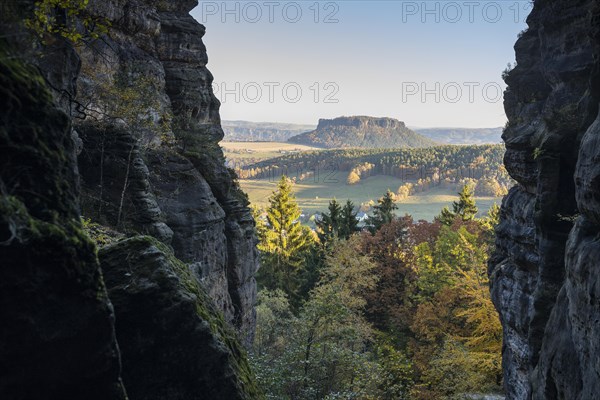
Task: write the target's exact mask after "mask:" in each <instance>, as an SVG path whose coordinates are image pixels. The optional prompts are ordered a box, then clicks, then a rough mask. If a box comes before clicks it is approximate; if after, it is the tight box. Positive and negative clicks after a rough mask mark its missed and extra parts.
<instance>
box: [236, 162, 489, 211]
mask: <svg viewBox="0 0 600 400" xmlns="http://www.w3.org/2000/svg"><path fill="white" fill-rule="evenodd" d="M346 175H347V173H344V172H339V173H338V174H334V175H331V176H328V177H327V178H326V179H322V180H321V181H320V182H315V181H311V180H308V181H305V182H300V183H298V184H296V185H294V191H295V193H296V199H297V200H298V204H299V205H300V208H301V209H302V210H303V212H304V213H307V214H313V213H315V212H320V211H325V210H326V209H327V206H328V204H329V201H330V200H331V199H333V198H336V199H338V200H339V201H346V199H348V198H349V199H350V200H352V201H353V202H354V204H356V205H360V204H361V203H364V202H368V201H369V200H374V201H377V199H378V198H379V197H381V196H382V195H383V194H384V193H385V192H386V190H387V189H390V190H392V191H396V190H397V189H398V187H399V186H400V185H402V184H403V183H404V182H403V181H402V180H400V179H397V178H393V177H389V176H373V177H370V178H367V179H363V180H362V181H361V182H360V183H359V184H357V185H354V186H349V185H347V184H346V179H345V178H346ZM276 183H277V180H276V179H275V180H269V179H263V180H256V179H252V180H241V181H240V184H241V186H242V189H244V191H246V193H248V195H249V196H250V201H251V203H252V204H256V205H258V206H259V207H265V206H266V205H267V204H268V198H269V196H270V195H271V193H272V192H273V190H275V187H276ZM457 198H458V195H457V193H456V191H455V190H452V189H441V188H436V189H433V190H430V191H427V192H425V193H418V194H416V195H414V196H411V197H409V198H407V199H405V200H403V201H400V202H398V203H397V204H398V211H397V213H398V215H404V214H410V215H412V216H413V217H414V218H415V219H416V220H419V219H424V220H432V219H433V218H434V217H435V216H436V215H438V214H439V213H440V210H441V209H442V208H443V207H445V206H451V204H452V202H453V201H455V200H456V199H457ZM476 201H477V206H478V207H479V210H480V213H483V212H487V210H488V209H489V208H490V207H491V206H492V204H494V203H498V204H500V202H501V198H495V197H477V198H476Z"/></svg>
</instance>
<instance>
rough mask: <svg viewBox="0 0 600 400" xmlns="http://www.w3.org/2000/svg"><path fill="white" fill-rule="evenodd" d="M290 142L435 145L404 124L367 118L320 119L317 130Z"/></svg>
mask: <svg viewBox="0 0 600 400" xmlns="http://www.w3.org/2000/svg"><path fill="white" fill-rule="evenodd" d="M288 141H289V142H291V143H297V144H303V145H308V146H316V147H324V148H350V147H362V148H400V147H430V146H434V145H435V144H436V143H435V142H434V141H433V140H431V139H428V138H426V137H424V136H421V135H419V134H418V133H415V132H413V131H412V130H410V129H408V128H407V127H406V125H405V124H404V122H402V121H398V120H397V119H393V118H376V117H367V116H351V117H339V118H334V119H320V120H319V124H318V126H317V129H315V130H314V131H311V132H306V133H302V134H300V135H297V136H294V137H292V138H290V139H289V140H288Z"/></svg>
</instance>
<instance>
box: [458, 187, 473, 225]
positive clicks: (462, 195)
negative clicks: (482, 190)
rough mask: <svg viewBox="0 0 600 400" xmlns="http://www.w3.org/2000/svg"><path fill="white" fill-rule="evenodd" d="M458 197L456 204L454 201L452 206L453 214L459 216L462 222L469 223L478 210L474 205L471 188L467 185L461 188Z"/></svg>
mask: <svg viewBox="0 0 600 400" xmlns="http://www.w3.org/2000/svg"><path fill="white" fill-rule="evenodd" d="M458 196H459V199H458V202H456V201H455V202H454V203H453V204H452V208H453V211H454V214H455V215H458V216H460V217H461V218H462V220H463V221H470V220H472V219H473V218H475V215H477V212H478V210H477V206H476V205H475V198H474V192H473V188H472V187H471V186H469V185H465V186H463V188H462V190H461V191H460V192H459V193H458Z"/></svg>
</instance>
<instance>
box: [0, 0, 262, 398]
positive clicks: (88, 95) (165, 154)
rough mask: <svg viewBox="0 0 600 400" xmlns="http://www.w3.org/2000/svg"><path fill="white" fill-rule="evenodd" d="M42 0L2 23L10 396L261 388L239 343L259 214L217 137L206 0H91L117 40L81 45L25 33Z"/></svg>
mask: <svg viewBox="0 0 600 400" xmlns="http://www.w3.org/2000/svg"><path fill="white" fill-rule="evenodd" d="M32 4H33V1H27V0H24V1H22V2H13V3H11V5H14V6H15V10H16V11H15V14H11V16H10V18H12V19H11V20H10V21H9V23H7V24H6V25H5V22H6V21H5V17H6V15H5V14H4V13H3V14H2V15H0V94H1V96H0V261H1V262H0V264H1V265H2V268H0V318H1V319H2V324H1V326H0V343H1V345H0V398H2V399H4V398H6V399H16V400H19V399H22V400H37V399H50V400H54V399H56V400H59V399H60V400H64V399H91V400H96V399H97V400H117V399H122V400H125V399H127V398H129V399H132V400H135V399H161V400H179V399H191V398H215V399H219V398H223V399H257V398H261V394H260V393H259V391H258V389H257V388H256V386H255V384H254V382H253V377H252V373H251V371H250V369H249V366H248V363H247V361H246V358H245V354H244V351H243V349H242V347H241V345H240V344H239V338H240V337H241V339H242V340H244V341H246V342H249V341H251V339H252V334H253V330H254V323H255V317H254V308H253V306H254V301H255V297H256V285H255V282H254V273H255V271H256V269H257V265H258V263H257V251H256V238H255V234H254V221H253V220H252V217H251V214H250V212H249V210H248V207H247V202H246V200H245V196H244V195H243V193H242V192H241V191H240V190H239V188H238V187H237V185H236V184H235V181H234V176H232V174H231V173H230V171H229V170H228V169H227V168H226V167H225V165H224V160H223V155H222V153H221V150H220V148H219V146H218V144H217V142H218V140H220V139H221V137H222V131H221V128H220V125H219V123H220V122H219V115H218V108H219V103H218V101H216V99H215V98H214V96H213V94H212V91H211V90H210V83H211V80H212V77H211V76H210V73H209V72H208V70H206V68H205V64H206V52H205V50H204V48H203V46H202V40H201V38H202V34H203V33H204V28H203V27H202V26H201V25H199V24H197V23H196V22H195V21H194V20H193V19H192V18H191V17H189V15H188V11H189V10H190V9H191V8H192V7H194V6H195V5H196V2H194V1H188V2H186V1H181V2H180V1H169V2H165V1H161V2H155V1H150V0H149V1H146V2H141V1H111V2H109V1H104V0H96V1H91V2H90V8H89V10H88V11H90V13H91V14H87V13H86V14H85V15H86V16H85V18H90V19H89V20H87V21H88V22H89V21H91V20H94V21H96V22H99V23H101V24H103V23H105V24H106V25H105V28H107V29H108V31H109V32H108V34H107V35H105V36H103V37H102V38H101V39H100V40H97V41H89V42H86V45H85V46H79V47H77V51H75V48H74V47H73V46H72V45H71V44H70V43H69V40H68V39H73V37H68V38H65V37H60V35H52V34H49V33H47V32H46V33H44V34H43V35H42V36H43V43H42V42H38V41H37V40H36V39H35V38H34V37H32V36H31V35H28V34H27V33H26V32H23V31H18V32H17V34H15V31H14V28H18V27H19V26H20V25H19V24H18V21H19V19H20V18H21V19H22V18H23V16H22V15H18V14H17V12H23V13H24V14H25V13H28V12H31V7H30V6H31V5H32ZM21 6H23V7H22V8H20V7H21ZM62 6H63V4H62V3H61V4H59V5H56V9H54V8H52V9H53V10H54V11H52V12H56V13H57V15H58V16H59V18H58V19H57V20H58V21H65V20H66V19H68V18H80V17H81V16H73V15H71V14H70V13H61V12H60V7H62ZM11 10H12V8H11ZM3 11H6V9H4V8H3ZM63 11H64V10H63ZM86 12H87V11H86ZM75 14H77V13H75ZM99 15H102V16H106V17H107V18H108V19H109V21H110V22H111V23H106V21H104V22H102V19H94V18H95V16H99ZM65 18H66V19H65ZM161 18H164V21H167V22H165V24H164V30H163V29H162V28H163V25H162V24H161ZM52 21H55V20H52ZM84 21H85V20H84ZM67 22H68V24H69V26H72V24H73V23H74V22H76V21H73V20H68V21H67ZM80 22H81V20H80ZM83 25H84V24H79V25H77V24H75V26H78V27H79V28H81V27H82V26H83ZM163 34H164V35H167V36H164V35H163ZM67 36H68V35H67ZM6 38H9V39H8V40H10V41H11V46H10V52H9V46H8V45H7V43H5V41H6ZM188 40H189V41H190V42H192V43H193V44H191V45H188V46H185V43H186V41H188ZM32 44H33V45H34V46H35V47H33V48H34V50H31V49H32ZM180 50H181V51H180ZM161 54H162V55H161ZM184 54H187V55H185V56H184ZM40 55H42V57H41V58H40V57H39V56H40ZM80 57H81V58H80ZM161 57H162V58H161ZM169 57H170V58H169ZM163 58H164V59H169V60H170V61H168V62H167V61H165V64H164V65H167V64H168V63H172V64H170V65H172V66H173V67H172V68H171V69H169V68H166V67H165V66H164V65H163ZM18 60H21V61H18ZM23 60H27V61H26V62H25V61H23ZM80 60H82V62H80ZM178 63H179V64H178ZM29 64H32V65H36V67H37V68H36V67H26V66H25V65H29ZM173 68H174V69H173ZM37 70H39V72H40V73H41V74H40V73H38V71H37ZM167 70H168V71H169V72H168V73H167V72H165V71H167ZM182 71H183V72H182ZM80 72H81V74H80ZM83 117H86V118H85V119H84V120H83V121H82V120H81V119H82V118H83ZM73 121H76V122H75V123H74V124H73V123H72V122H73ZM72 126H75V127H76V129H72ZM80 183H81V185H80ZM81 206H82V207H81ZM82 210H83V215H84V216H85V217H86V221H85V222H84V223H82V220H81V215H82ZM87 219H92V220H93V221H95V222H100V223H102V224H104V225H107V227H103V226H100V225H97V224H91V225H90V222H89V221H87ZM92 225H93V226H94V228H93V229H90V226H92ZM111 228H114V229H111ZM86 229H87V230H88V232H90V233H91V234H92V235H93V236H94V237H95V238H96V240H97V242H98V243H103V244H104V245H107V247H106V248H105V249H103V250H102V251H101V252H100V257H101V261H102V266H103V267H104V268H105V272H106V275H105V276H103V272H102V269H101V267H100V265H99V262H98V257H97V249H96V247H95V245H94V243H93V242H92V241H91V240H90V238H89V236H88V235H87V234H86V232H85V231H86ZM135 234H143V235H148V236H135V237H133V238H130V239H126V240H123V238H124V237H125V236H134V235H135ZM115 242H116V243H115ZM173 252H175V253H176V255H174V254H173ZM176 256H177V257H179V258H177V257H176ZM104 277H105V278H106V281H107V282H108V283H109V288H110V293H107V290H106V287H105V283H104V282H105V280H104ZM109 295H110V296H112V297H113V300H114V304H115V305H116V313H117V314H118V315H117V316H116V319H115V312H114V309H113V305H112V303H111V300H110V299H109ZM115 320H116V321H118V322H117V323H116V325H115ZM230 323H231V324H230ZM115 327H116V329H115ZM118 342H120V343H118ZM121 364H122V365H121ZM122 366H123V368H122ZM122 378H124V380H125V381H126V382H125V383H124V382H123V379H122ZM126 392H127V393H126Z"/></svg>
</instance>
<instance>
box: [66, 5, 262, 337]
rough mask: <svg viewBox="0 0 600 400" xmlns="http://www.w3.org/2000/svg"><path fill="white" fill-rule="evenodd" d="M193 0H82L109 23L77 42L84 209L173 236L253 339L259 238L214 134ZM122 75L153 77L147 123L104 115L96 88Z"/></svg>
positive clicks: (180, 253) (214, 103) (118, 223)
mask: <svg viewBox="0 0 600 400" xmlns="http://www.w3.org/2000/svg"><path fill="white" fill-rule="evenodd" d="M196 4H197V2H196V1H187V2H179V1H162V2H157V1H151V0H146V1H125V0H120V1H115V2H107V1H104V0H92V1H91V2H90V10H92V12H93V13H95V14H96V15H100V16H105V17H107V18H108V20H109V21H110V28H109V33H108V35H107V36H106V37H105V38H104V39H103V40H102V41H98V42H96V43H94V45H93V46H91V47H88V48H82V49H80V50H79V52H80V55H81V58H82V69H81V70H82V73H81V78H80V79H79V81H78V82H79V84H78V91H79V94H78V101H79V102H80V103H82V104H84V105H85V107H86V108H87V110H84V112H85V113H86V114H88V118H86V119H85V120H84V121H81V122H79V123H77V125H76V128H77V131H78V133H79V135H80V137H81V139H82V140H83V151H82V152H81V154H80V156H79V167H80V170H81V175H82V178H83V179H82V187H83V198H82V205H83V213H84V215H85V216H87V217H90V218H92V219H93V220H97V221H99V222H101V223H104V224H107V225H110V226H111V227H113V228H115V229H118V230H125V231H133V232H137V233H141V234H147V235H151V236H153V237H155V238H157V239H159V240H161V241H163V242H164V243H165V244H169V245H171V246H172V248H173V250H174V252H175V255H176V256H177V257H178V258H179V259H181V260H182V261H184V262H186V263H189V264H190V265H192V267H193V269H194V271H195V272H196V274H197V276H198V278H199V280H200V281H201V282H202V283H203V284H204V286H205V288H206V289H207V290H208V292H209V293H210V295H211V297H212V298H213V299H214V301H215V302H216V304H217V305H218V307H219V308H220V309H221V310H222V311H223V313H224V314H225V317H226V319H227V320H228V321H229V322H231V323H232V324H234V325H235V326H236V327H237V328H238V330H239V331H240V333H241V337H242V338H243V340H244V342H246V343H250V342H251V340H252V337H253V332H254V325H255V312H254V303H255V299H256V283H255V280H254V274H255V272H256V270H257V268H258V253H257V250H256V242H257V240H256V237H255V234H254V222H253V220H252V217H251V213H250V211H249V209H248V207H247V202H246V201H245V198H244V195H243V194H242V193H241V191H240V189H239V188H238V187H237V185H236V184H235V183H234V179H233V176H232V174H231V172H230V171H229V170H228V169H227V168H226V167H225V162H224V157H223V154H222V151H221V149H220V147H219V146H218V141H220V140H221V139H222V138H223V131H222V129H221V126H220V117H219V106H220V104H219V101H218V100H217V99H216V97H215V96H214V94H213V92H212V87H211V84H212V80H213V77H212V75H211V73H210V72H209V71H208V69H207V68H206V63H207V61H208V58H207V53H206V49H205V47H204V44H203V42H202V37H203V35H204V33H205V28H204V27H203V26H202V25H200V24H199V23H198V22H196V21H195V20H194V19H193V18H192V17H191V16H190V15H189V11H190V10H191V9H192V8H193V7H194V6H195V5H196ZM122 76H126V77H129V78H131V82H133V84H134V85H135V84H136V79H143V78H148V79H151V81H152V88H151V89H152V90H148V91H147V92H146V93H144V96H146V97H147V99H146V100H147V101H148V103H149V104H151V106H150V107H149V108H148V115H149V117H150V118H153V119H154V123H153V124H151V125H153V126H143V127H142V128H139V129H131V126H127V124H123V123H120V122H119V121H118V120H116V119H114V118H113V119H111V118H108V117H105V116H103V115H102V114H103V112H104V111H105V110H106V105H105V104H101V102H99V101H98V100H97V98H98V91H99V90H104V89H106V88H105V86H109V87H111V86H112V87H114V86H115V85H117V82H118V79H119V77H122ZM99 84H100V87H99V86H98V85H99ZM117 89H118V87H117ZM109 93H110V90H109ZM116 93H117V95H118V93H119V90H117V91H116Z"/></svg>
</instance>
